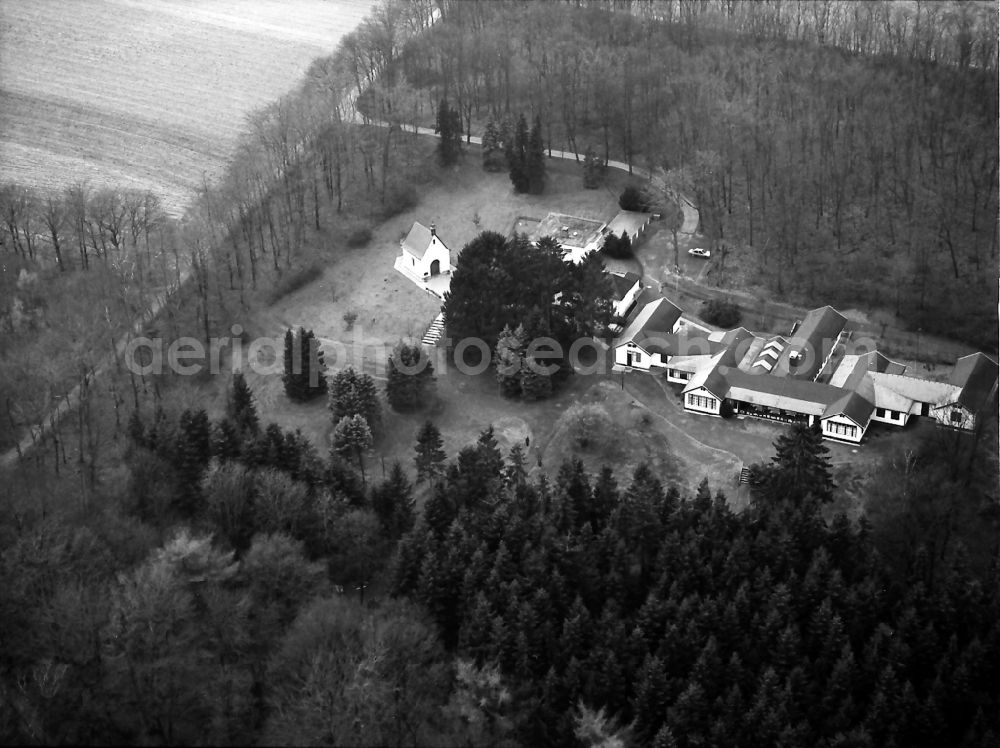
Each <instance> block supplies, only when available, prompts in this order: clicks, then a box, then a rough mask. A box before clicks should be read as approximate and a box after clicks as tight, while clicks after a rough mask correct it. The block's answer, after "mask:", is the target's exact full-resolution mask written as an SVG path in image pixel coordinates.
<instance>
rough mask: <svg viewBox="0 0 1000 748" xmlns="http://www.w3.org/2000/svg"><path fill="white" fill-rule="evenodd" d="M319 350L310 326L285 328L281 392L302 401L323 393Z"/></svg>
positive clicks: (322, 368) (323, 369)
mask: <svg viewBox="0 0 1000 748" xmlns="http://www.w3.org/2000/svg"><path fill="white" fill-rule="evenodd" d="M325 369H326V365H325V364H324V363H323V351H322V350H321V349H320V347H319V341H317V340H316V336H315V334H313V331H312V330H308V331H306V330H305V329H304V328H302V327H300V328H299V329H298V330H294V331H293V330H291V329H289V330H287V331H286V332H285V373H284V375H283V377H282V381H283V382H284V384H285V394H286V395H288V397H289V399H290V400H293V401H295V402H299V403H301V402H306V401H308V400H312V399H313V398H314V397H318V396H320V395H322V394H324V393H326V371H325Z"/></svg>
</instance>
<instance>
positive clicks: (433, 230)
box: [431, 223, 437, 236]
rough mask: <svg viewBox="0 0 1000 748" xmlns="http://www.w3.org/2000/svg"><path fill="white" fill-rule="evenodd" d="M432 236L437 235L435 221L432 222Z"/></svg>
mask: <svg viewBox="0 0 1000 748" xmlns="http://www.w3.org/2000/svg"><path fill="white" fill-rule="evenodd" d="M431 236H437V227H436V226H435V225H434V224H433V223H432V224H431Z"/></svg>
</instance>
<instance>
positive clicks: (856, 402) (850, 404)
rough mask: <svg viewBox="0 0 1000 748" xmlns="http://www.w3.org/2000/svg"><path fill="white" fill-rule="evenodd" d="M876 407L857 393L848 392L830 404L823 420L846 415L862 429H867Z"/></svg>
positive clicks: (824, 412)
mask: <svg viewBox="0 0 1000 748" xmlns="http://www.w3.org/2000/svg"><path fill="white" fill-rule="evenodd" d="M874 410H875V406H874V405H873V404H872V403H870V402H869V401H868V400H866V399H865V398H864V397H862V396H861V395H859V394H858V393H857V392H848V393H847V394H845V395H844V396H843V397H841V398H840V399H839V400H837V401H836V402H833V403H830V405H828V406H827V408H826V410H825V411H823V418H830V417H831V416H839V415H844V416H847V417H848V418H850V419H851V420H852V421H854V422H855V423H856V424H858V426H860V427H861V428H865V427H866V426H867V425H868V422H869V421H870V420H871V417H872V412H873V411H874Z"/></svg>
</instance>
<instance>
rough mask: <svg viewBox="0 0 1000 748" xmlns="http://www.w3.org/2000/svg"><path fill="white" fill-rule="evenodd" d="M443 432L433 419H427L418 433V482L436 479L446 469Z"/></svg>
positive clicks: (416, 458) (415, 459) (415, 460)
mask: <svg viewBox="0 0 1000 748" xmlns="http://www.w3.org/2000/svg"><path fill="white" fill-rule="evenodd" d="M443 446H444V442H443V441H442V440H441V432H440V431H438V427H437V426H435V425H434V423H433V422H432V421H425V422H424V425H423V426H421V427H420V431H419V432H418V433H417V449H416V452H417V456H416V457H415V458H414V462H415V463H416V465H417V482H418V483H419V482H420V481H424V480H429V481H432V480H435V479H436V478H437V477H439V476H440V475H441V473H442V471H443V469H444V461H445V457H446V455H445V453H444V449H443V448H442V447H443Z"/></svg>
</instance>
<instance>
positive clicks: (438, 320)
mask: <svg viewBox="0 0 1000 748" xmlns="http://www.w3.org/2000/svg"><path fill="white" fill-rule="evenodd" d="M442 335H444V312H439V313H438V316H437V317H435V318H434V321H433V322H431V326H430V327H428V328H427V332H425V333H424V337H423V338H422V339H421V341H420V342H421V343H423V344H424V345H428V346H435V345H437V344H438V341H439V340H440V339H441V336H442Z"/></svg>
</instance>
